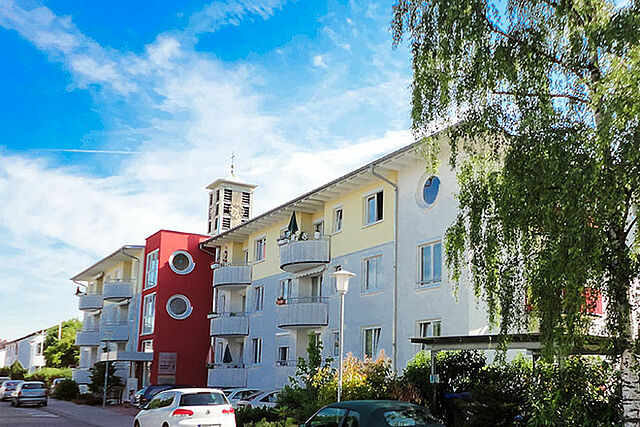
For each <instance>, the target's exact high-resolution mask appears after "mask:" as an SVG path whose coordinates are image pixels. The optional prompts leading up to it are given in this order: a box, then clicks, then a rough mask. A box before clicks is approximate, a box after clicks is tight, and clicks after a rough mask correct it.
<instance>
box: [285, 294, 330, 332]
mask: <svg viewBox="0 0 640 427" xmlns="http://www.w3.org/2000/svg"><path fill="white" fill-rule="evenodd" d="M276 314H277V316H278V327H279V328H287V327H301V326H326V325H328V324H329V305H328V304H327V303H326V302H325V299H324V298H321V297H300V298H289V299H288V300H286V301H285V304H282V305H278V306H277V307H276Z"/></svg>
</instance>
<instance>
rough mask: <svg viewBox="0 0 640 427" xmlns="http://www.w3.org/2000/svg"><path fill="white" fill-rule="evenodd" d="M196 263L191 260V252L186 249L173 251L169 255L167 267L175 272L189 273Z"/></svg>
mask: <svg viewBox="0 0 640 427" xmlns="http://www.w3.org/2000/svg"><path fill="white" fill-rule="evenodd" d="M195 266H196V264H195V262H193V258H192V257H191V254H190V253H189V252H187V251H175V252H174V253H172V254H171V256H170V257H169V267H171V270H173V272H174V273H177V274H181V275H184V274H189V273H191V272H192V271H193V269H194V268H195Z"/></svg>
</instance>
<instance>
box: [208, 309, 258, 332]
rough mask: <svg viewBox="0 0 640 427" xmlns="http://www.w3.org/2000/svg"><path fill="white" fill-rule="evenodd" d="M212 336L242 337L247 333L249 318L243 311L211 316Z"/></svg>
mask: <svg viewBox="0 0 640 427" xmlns="http://www.w3.org/2000/svg"><path fill="white" fill-rule="evenodd" d="M210 331H211V336H212V337H244V336H247V335H249V318H248V317H247V315H246V314H245V313H220V314H217V315H215V317H212V318H211V329H210Z"/></svg>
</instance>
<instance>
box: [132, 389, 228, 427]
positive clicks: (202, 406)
mask: <svg viewBox="0 0 640 427" xmlns="http://www.w3.org/2000/svg"><path fill="white" fill-rule="evenodd" d="M133 425H134V426H135V427H174V426H194V427H195V426H216V427H218V426H219V427H236V416H235V414H234V410H233V407H232V406H231V404H230V403H229V401H228V400H227V398H226V396H225V395H224V393H223V392H222V390H218V389H214V388H177V389H171V390H166V391H163V392H160V393H158V394H157V395H155V396H154V397H153V399H151V400H150V401H149V403H147V404H146V405H145V406H144V407H143V408H142V411H140V412H139V413H138V415H136V418H135V420H134V422H133Z"/></svg>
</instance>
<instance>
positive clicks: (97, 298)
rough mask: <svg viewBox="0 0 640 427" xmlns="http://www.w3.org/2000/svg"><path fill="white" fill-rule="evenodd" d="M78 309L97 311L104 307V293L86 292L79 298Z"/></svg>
mask: <svg viewBox="0 0 640 427" xmlns="http://www.w3.org/2000/svg"><path fill="white" fill-rule="evenodd" d="M78 309H79V310H82V311H96V310H100V309H102V294H84V295H80V296H79V299H78Z"/></svg>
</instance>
